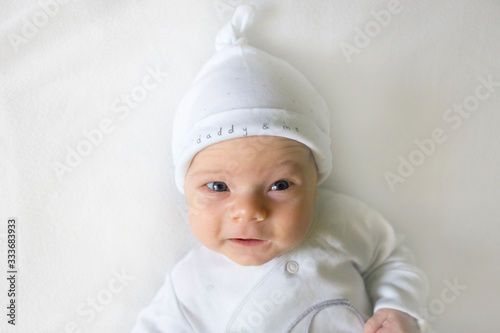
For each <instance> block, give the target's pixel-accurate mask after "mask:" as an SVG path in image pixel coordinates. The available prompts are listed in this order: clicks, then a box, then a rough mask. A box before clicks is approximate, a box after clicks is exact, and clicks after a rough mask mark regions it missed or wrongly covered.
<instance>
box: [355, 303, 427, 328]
mask: <svg viewBox="0 0 500 333" xmlns="http://www.w3.org/2000/svg"><path fill="white" fill-rule="evenodd" d="M391 332H393V333H419V332H420V329H419V328H418V323H417V320H416V319H415V318H413V317H412V316H410V315H408V314H406V313H404V312H401V311H398V310H393V309H380V310H377V311H376V312H375V313H374V314H373V317H371V318H370V319H368V321H367V322H366V324H365V327H364V329H363V333H391Z"/></svg>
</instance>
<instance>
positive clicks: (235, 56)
mask: <svg viewBox="0 0 500 333" xmlns="http://www.w3.org/2000/svg"><path fill="white" fill-rule="evenodd" d="M254 15H255V9H254V8H253V7H252V6H240V7H238V8H237V9H236V11H235V14H234V16H233V18H232V19H231V21H230V22H228V24H226V25H224V26H223V28H222V29H221V31H220V32H219V34H218V36H217V38H216V45H217V48H218V52H217V53H216V54H215V55H214V56H213V57H212V58H211V59H210V60H209V61H208V62H207V63H206V64H205V65H204V66H203V68H202V69H201V70H200V72H199V73H198V75H197V76H196V78H195V79H194V81H193V84H192V86H191V87H190V89H189V90H188V92H187V93H186V95H185V96H184V98H183V99H182V101H181V103H180V106H179V109H178V110H177V114H176V118H175V122H174V127H173V138H172V152H173V155H174V156H173V158H174V163H175V177H176V184H177V188H178V189H179V191H180V192H181V193H184V178H185V175H186V172H187V169H188V167H189V165H190V163H191V160H192V158H193V157H194V156H195V155H196V153H198V152H199V151H201V150H202V149H203V148H206V147H207V146H209V145H212V144H215V143H217V142H221V141H224V140H230V139H233V138H238V137H243V136H256V135H272V136H280V137H285V138H289V139H293V140H296V141H299V142H301V143H303V144H305V145H306V146H308V147H309V148H310V149H311V151H312V152H313V155H314V158H315V161H316V165H317V167H318V182H319V183H322V182H323V181H324V180H325V179H326V178H327V177H328V175H329V174H330V171H331V167H332V154H331V150H330V128H329V123H330V122H329V113H330V112H329V110H328V106H327V105H326V103H325V101H324V100H323V98H322V97H321V96H320V95H319V94H318V92H317V91H316V90H315V89H314V88H313V86H312V85H311V83H310V82H309V81H308V80H307V79H306V78H305V77H304V75H302V74H301V73H300V72H299V71H297V70H296V69H295V68H293V67H292V66H291V65H290V64H289V63H287V62H285V61H283V60H281V59H278V58H276V57H273V56H271V55H270V54H268V53H266V52H264V51H262V50H259V49H257V48H255V47H252V46H250V45H247V44H246V39H245V37H244V32H245V30H247V29H248V27H249V25H250V24H251V21H252V18H253V16H254Z"/></svg>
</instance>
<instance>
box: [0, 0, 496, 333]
mask: <svg viewBox="0 0 500 333" xmlns="http://www.w3.org/2000/svg"><path fill="white" fill-rule="evenodd" d="M241 3H253V4H255V6H256V7H257V8H258V11H259V12H258V16H257V17H256V20H255V25H254V27H252V30H251V31H250V32H249V34H248V35H249V38H250V39H252V42H253V43H254V44H255V45H256V46H258V47H261V48H263V49H265V50H267V51H268V52H269V53H271V54H274V55H276V56H279V57H281V58H284V59H286V60H288V61H289V62H290V63H292V64H293V65H294V66H296V67H297V68H298V69H299V70H301V71H302V72H303V73H304V74H305V75H306V76H307V77H308V78H309V79H310V80H311V81H312V82H313V84H314V85H315V86H316V87H317V89H318V91H319V92H320V93H321V94H322V95H323V96H325V99H326V101H327V103H328V105H329V106H330V107H331V109H332V110H333V112H332V119H331V127H332V140H333V145H332V151H333V155H334V161H333V163H334V171H333V174H332V175H331V177H330V178H329V179H328V181H327V182H326V184H325V186H327V187H329V188H332V189H335V190H337V191H340V192H345V193H347V194H350V195H353V196H355V197H358V198H360V199H362V200H364V201H366V202H368V204H370V205H371V206H373V207H375V208H376V209H378V210H379V211H380V212H381V213H382V214H383V215H385V216H386V217H387V218H388V220H389V221H391V222H392V223H393V225H394V226H395V228H396V229H397V230H398V231H399V232H402V233H404V234H406V235H407V243H408V244H409V245H410V246H411V247H412V248H413V249H414V252H415V254H416V256H417V260H418V262H419V263H420V266H421V267H422V268H423V269H424V270H425V271H426V272H427V274H428V276H429V281H430V295H429V302H428V306H427V308H426V309H422V311H426V312H427V314H428V315H429V319H430V321H431V323H432V324H433V326H434V328H435V329H436V331H443V332H492V331H495V330H496V327H497V325H496V323H495V320H494V319H495V318H494V317H492V314H494V313H495V310H496V309H498V308H499V307H500V300H499V299H498V297H497V296H498V292H499V287H498V282H497V279H498V275H499V274H500V265H499V264H500V255H499V253H500V245H499V242H498V238H499V236H500V224H499V223H498V221H499V219H500V213H499V210H498V208H497V207H498V200H499V199H500V173H499V172H498V165H499V163H500V154H499V147H500V146H499V143H500V134H499V132H498V128H499V125H500V115H499V112H498V111H499V109H500V108H499V107H500V67H499V65H498V61H499V59H500V57H499V56H500V29H499V26H498V17H499V15H500V4H499V3H498V2H496V1H493V0H490V1H487V0H484V1H469V0H458V1H453V2H452V1H434V0H423V1H408V0H400V1H397V0H374V1H362V0H356V1H348V0H318V1H308V2H306V1H300V0H292V1H264V0H256V1H243V0H211V1H206V0H183V1H181V0H178V1H172V0H170V1H129V0H123V1H97V0H88V1H67V0H65V1H63V0H40V1H23V2H18V1H14V0H7V1H3V2H2V4H1V5H0V247H1V259H0V267H1V270H2V271H1V274H2V276H5V275H6V274H8V273H7V271H8V270H9V268H8V267H7V263H8V262H7V259H8V258H7V250H8V239H9V237H8V220H9V219H11V218H15V219H16V253H15V269H16V271H17V273H15V282H16V283H15V286H14V289H15V296H8V291H9V289H11V286H10V281H9V280H7V279H5V278H2V279H1V280H0V281H1V282H0V294H1V295H2V296H1V301H0V303H1V304H2V309H3V310H1V312H0V318H2V319H1V320H0V331H1V332H47V333H62V332H65V333H66V332H106V333H108V332H127V331H129V330H130V328H131V326H132V325H133V322H134V321H135V318H136V315H137V313H138V312H139V310H140V309H142V308H143V307H144V306H145V305H146V304H148V303H149V302H150V300H151V298H152V296H153V294H154V293H155V292H156V290H157V289H158V288H159V286H160V285H161V283H162V280H163V278H164V275H165V273H166V272H168V271H169V270H170V269H171V267H172V266H173V264H174V263H175V262H176V261H177V260H178V259H179V258H181V257H182V256H183V255H184V254H185V253H186V252H187V250H188V249H189V248H190V247H191V246H192V244H193V243H194V240H193V237H192V236H191V235H190V231H189V227H188V225H187V223H186V213H185V205H184V202H183V197H182V196H181V195H180V194H178V193H177V190H176V189H175V186H174V179H173V167H172V162H171V156H170V153H171V149H170V140H171V137H170V133H171V120H172V117H173V113H174V111H175V108H176V106H177V104H178V102H179V100H180V98H181V96H182V93H183V92H184V91H186V89H187V87H188V85H189V83H190V82H191V80H192V79H193V76H194V74H195V73H196V72H197V70H198V69H199V67H200V66H201V65H202V64H203V63H204V62H205V61H206V60H207V59H208V58H209V57H210V56H211V55H212V54H213V52H214V46H213V44H214V38H215V33H216V31H217V29H218V28H219V27H220V26H221V25H222V24H224V23H225V22H226V20H228V19H229V18H230V16H231V14H232V11H233V8H234V7H235V6H236V5H238V4H241ZM7 277H9V275H7ZM11 300H14V303H15V311H14V312H15V324H16V325H15V326H14V325H12V324H9V323H8V320H11V318H10V317H9V316H7V314H9V313H10V310H9V309H7V308H6V305H9V304H10V302H11Z"/></svg>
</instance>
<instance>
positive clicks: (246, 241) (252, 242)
mask: <svg viewBox="0 0 500 333" xmlns="http://www.w3.org/2000/svg"><path fill="white" fill-rule="evenodd" d="M229 240H230V241H231V242H233V243H236V244H238V245H242V246H260V245H264V244H265V243H267V242H268V241H267V240H264V239H256V238H229Z"/></svg>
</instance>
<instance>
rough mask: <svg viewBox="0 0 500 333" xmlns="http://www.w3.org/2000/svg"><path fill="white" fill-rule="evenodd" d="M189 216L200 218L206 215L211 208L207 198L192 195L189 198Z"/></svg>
mask: <svg viewBox="0 0 500 333" xmlns="http://www.w3.org/2000/svg"><path fill="white" fill-rule="evenodd" d="M187 205H188V214H189V216H193V217H195V216H198V215H200V214H204V213H206V210H207V208H209V207H210V205H209V202H208V200H207V198H205V197H203V196H200V195H192V196H190V197H189V198H188V201H187Z"/></svg>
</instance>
